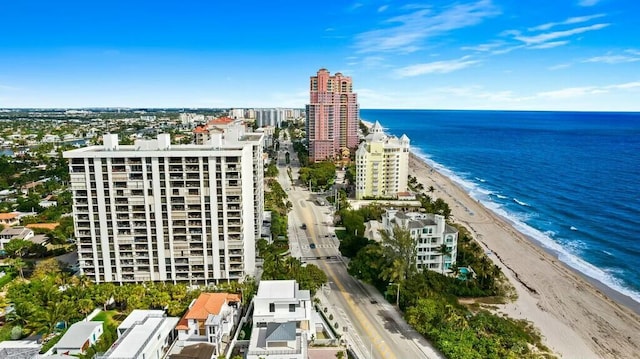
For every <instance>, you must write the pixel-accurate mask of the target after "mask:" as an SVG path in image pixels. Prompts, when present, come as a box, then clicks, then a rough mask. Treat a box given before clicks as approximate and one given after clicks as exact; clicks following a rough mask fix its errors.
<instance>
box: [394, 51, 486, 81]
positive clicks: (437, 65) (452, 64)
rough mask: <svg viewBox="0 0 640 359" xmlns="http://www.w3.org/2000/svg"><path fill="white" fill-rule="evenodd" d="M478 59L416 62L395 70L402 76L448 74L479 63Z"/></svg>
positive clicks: (464, 58)
mask: <svg viewBox="0 0 640 359" xmlns="http://www.w3.org/2000/svg"><path fill="white" fill-rule="evenodd" d="M478 62H480V61H478V60H471V59H470V57H469V56H465V57H461V58H459V59H455V60H447V61H435V62H427V63H423V64H415V65H410V66H405V67H402V68H399V69H396V70H395V73H396V74H397V75H398V76H400V77H413V76H420V75H426V74H434V73H437V74H446V73H449V72H453V71H457V70H461V69H464V68H466V67H469V66H471V65H474V64H477V63H478Z"/></svg>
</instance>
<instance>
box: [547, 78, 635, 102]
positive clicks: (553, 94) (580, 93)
mask: <svg viewBox="0 0 640 359" xmlns="http://www.w3.org/2000/svg"><path fill="white" fill-rule="evenodd" d="M636 88H640V81H635V82H627V83H622V84H614V85H606V86H583V87H568V88H564V89H560V90H554V91H545V92H540V93H538V94H537V96H538V97H542V98H548V99H567V98H573V97H584V96H589V95H599V94H604V93H609V92H611V90H634V89H636Z"/></svg>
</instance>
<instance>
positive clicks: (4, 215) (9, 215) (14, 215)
mask: <svg viewBox="0 0 640 359" xmlns="http://www.w3.org/2000/svg"><path fill="white" fill-rule="evenodd" d="M14 218H18V214H17V213H15V212H13V213H0V219H14Z"/></svg>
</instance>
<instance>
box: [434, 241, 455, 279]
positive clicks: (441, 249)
mask: <svg viewBox="0 0 640 359" xmlns="http://www.w3.org/2000/svg"><path fill="white" fill-rule="evenodd" d="M436 252H437V253H438V255H439V256H440V268H441V269H442V273H443V274H444V272H445V268H444V259H445V257H446V256H448V255H450V254H451V247H449V246H447V245H446V244H444V243H443V244H441V245H440V246H438V248H436Z"/></svg>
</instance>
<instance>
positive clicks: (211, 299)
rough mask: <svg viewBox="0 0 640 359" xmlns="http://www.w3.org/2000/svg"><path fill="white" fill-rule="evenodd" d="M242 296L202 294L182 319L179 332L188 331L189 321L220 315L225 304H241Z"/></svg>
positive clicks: (178, 328)
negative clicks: (210, 315)
mask: <svg viewBox="0 0 640 359" xmlns="http://www.w3.org/2000/svg"><path fill="white" fill-rule="evenodd" d="M239 301H240V296H239V295H238V294H231V293H202V294H200V296H199V297H198V299H196V301H195V302H194V303H193V305H192V306H191V308H189V310H188V311H187V313H185V315H184V316H183V317H182V318H181V319H180V321H179V322H178V325H177V326H176V329H177V330H187V329H189V327H188V326H187V323H188V320H189V319H195V320H207V316H208V315H209V314H214V315H215V314H220V310H221V309H222V306H223V305H224V303H228V302H239Z"/></svg>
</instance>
